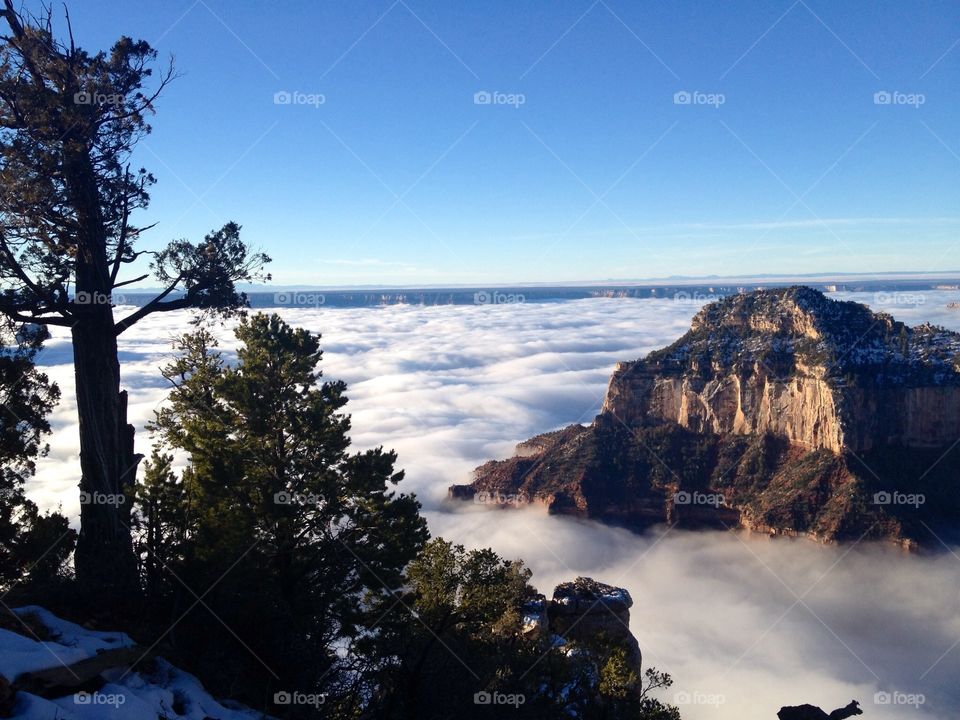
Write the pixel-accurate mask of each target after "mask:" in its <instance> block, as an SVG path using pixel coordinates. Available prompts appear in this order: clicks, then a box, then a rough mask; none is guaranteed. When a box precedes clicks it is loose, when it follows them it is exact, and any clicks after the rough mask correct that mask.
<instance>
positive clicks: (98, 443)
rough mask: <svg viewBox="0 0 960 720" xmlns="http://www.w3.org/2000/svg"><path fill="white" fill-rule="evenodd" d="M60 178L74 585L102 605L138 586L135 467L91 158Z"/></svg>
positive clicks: (73, 163) (76, 155)
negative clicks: (68, 300)
mask: <svg viewBox="0 0 960 720" xmlns="http://www.w3.org/2000/svg"><path fill="white" fill-rule="evenodd" d="M64 169H65V171H66V172H65V176H66V178H67V184H68V186H69V189H70V194H71V199H72V201H73V205H74V207H75V208H76V210H77V220H78V227H79V232H78V238H77V240H78V250H77V258H76V262H77V264H76V276H75V281H76V282H75V289H76V296H75V299H74V307H75V316H76V317H77V323H76V324H75V325H74V326H73V328H72V332H73V366H74V376H75V378H76V384H77V388H76V393H77V414H78V416H79V420H80V471H81V478H80V493H81V494H80V498H81V506H80V537H79V538H78V540H77V549H76V553H75V556H74V557H75V560H74V562H75V565H76V570H77V579H78V580H79V581H80V582H81V584H82V585H84V586H85V588H86V589H87V590H88V591H89V592H91V593H92V594H93V595H94V596H96V597H100V598H103V599H105V600H108V601H114V602H116V601H120V600H123V599H125V598H129V597H130V593H131V592H133V593H135V592H136V591H137V590H138V587H139V581H138V575H137V564H136V558H135V555H134V552H133V541H132V538H131V534H130V506H131V504H132V500H133V497H132V493H131V492H130V489H131V488H132V486H133V484H134V481H135V478H136V473H137V464H138V463H139V462H140V459H141V456H139V455H135V454H134V452H133V426H132V425H130V424H128V423H127V394H126V392H121V391H120V361H119V359H118V357H117V334H116V330H115V329H114V320H113V306H112V305H111V302H112V298H111V293H112V291H113V284H112V281H111V278H110V271H109V263H108V261H107V247H106V231H105V228H104V225H103V216H102V213H101V208H100V198H99V193H98V190H97V185H96V179H95V175H94V173H93V168H92V166H91V163H90V158H89V155H88V154H87V153H86V152H84V151H80V152H76V151H74V152H72V153H71V152H68V153H67V156H66V158H65V163H64Z"/></svg>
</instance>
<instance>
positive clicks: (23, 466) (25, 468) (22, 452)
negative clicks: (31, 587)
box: [0, 320, 76, 592]
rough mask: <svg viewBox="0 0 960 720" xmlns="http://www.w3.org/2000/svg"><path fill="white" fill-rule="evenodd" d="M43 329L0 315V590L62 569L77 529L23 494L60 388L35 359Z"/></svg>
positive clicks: (43, 448) (40, 579) (45, 578)
mask: <svg viewBox="0 0 960 720" xmlns="http://www.w3.org/2000/svg"><path fill="white" fill-rule="evenodd" d="M47 337H48V333H47V331H46V329H45V328H42V327H39V326H36V325H21V324H19V323H15V322H12V321H9V320H0V591H3V592H7V591H9V590H10V589H11V588H12V587H14V586H15V585H16V584H17V583H22V582H24V581H33V582H45V581H48V580H51V579H53V578H55V577H57V576H58V575H60V574H61V573H62V572H64V565H65V563H66V561H67V559H68V558H69V556H70V554H71V552H72V551H73V547H74V544H75V543H76V533H75V532H74V531H73V530H71V529H70V527H69V524H68V522H67V519H66V518H65V517H63V516H62V515H61V514H60V513H49V512H48V513H41V512H40V510H39V509H38V508H37V506H36V505H35V504H34V503H33V502H31V501H30V500H29V499H27V497H26V495H25V494H24V490H23V486H24V483H25V482H26V481H27V480H28V479H29V478H30V477H32V476H33V473H34V471H35V470H36V460H37V458H40V457H43V456H45V455H46V454H47V451H48V449H49V448H48V446H47V445H46V443H44V442H43V438H44V436H45V435H46V434H48V433H49V432H50V423H49V421H48V420H47V415H48V414H49V413H50V410H52V409H53V406H54V405H55V404H56V403H57V401H58V400H59V398H60V390H59V389H58V388H57V386H56V384H55V383H52V382H51V381H50V379H49V378H48V377H47V375H46V374H45V373H42V372H40V371H38V370H37V368H36V366H35V364H34V359H35V357H36V354H37V352H39V350H40V348H41V346H42V344H43V341H44V340H46V339H47Z"/></svg>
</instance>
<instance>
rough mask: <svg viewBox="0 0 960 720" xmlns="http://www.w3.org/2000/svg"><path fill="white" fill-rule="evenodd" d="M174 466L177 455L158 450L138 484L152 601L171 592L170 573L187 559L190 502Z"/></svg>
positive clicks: (138, 522) (137, 521) (142, 553)
mask: <svg viewBox="0 0 960 720" xmlns="http://www.w3.org/2000/svg"><path fill="white" fill-rule="evenodd" d="M172 468H173V455H170V454H167V453H161V452H160V451H158V450H154V451H153V454H152V455H151V457H150V459H149V460H147V461H146V462H144V473H143V479H142V480H141V481H140V482H139V483H138V484H137V487H136V498H135V502H136V508H137V512H136V513H135V515H134V527H135V528H136V530H137V535H138V542H137V548H138V551H139V552H138V555H139V557H140V561H141V565H142V573H141V574H142V575H143V579H144V588H145V590H146V596H147V599H148V600H150V601H151V602H152V603H157V602H159V601H161V600H162V599H163V598H164V597H166V596H168V595H169V594H170V587H169V585H170V576H171V574H172V573H174V572H176V570H175V568H179V567H181V565H182V563H183V561H184V556H183V553H184V550H185V541H186V532H187V514H188V502H187V495H186V492H185V491H184V487H183V484H182V483H180V481H179V480H178V479H177V476H176V475H175V474H174V472H173V469H172Z"/></svg>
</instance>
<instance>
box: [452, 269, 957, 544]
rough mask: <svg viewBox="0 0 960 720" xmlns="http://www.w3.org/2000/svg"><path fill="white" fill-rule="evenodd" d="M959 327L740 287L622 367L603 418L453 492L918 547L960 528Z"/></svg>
mask: <svg viewBox="0 0 960 720" xmlns="http://www.w3.org/2000/svg"><path fill="white" fill-rule="evenodd" d="M958 353H960V334H957V333H954V332H951V331H948V330H945V329H943V328H939V327H935V326H932V325H928V324H924V325H919V326H917V327H909V326H907V325H905V324H904V323H902V322H898V321H897V320H895V319H894V318H893V317H891V316H890V315H888V314H886V313H875V312H873V311H871V310H870V309H869V308H868V307H867V306H865V305H862V304H859V303H855V302H844V301H836V300H831V299H830V298H827V297H826V296H825V295H823V294H822V293H820V292H818V291H816V290H813V289H811V288H807V287H791V288H783V289H776V290H758V291H755V292H750V293H744V294H739V295H732V296H729V297H727V298H724V299H722V300H720V301H718V302H714V303H711V304H709V305H706V306H705V307H704V308H703V309H702V310H701V311H700V312H699V313H697V315H696V317H694V319H693V323H692V325H691V328H690V330H689V331H688V332H687V333H686V334H685V335H684V336H683V337H681V338H680V339H678V340H677V341H676V342H674V343H673V344H672V345H670V346H668V347H666V348H663V349H661V350H657V351H655V352H652V353H650V354H649V355H647V356H646V357H645V358H642V359H640V360H635V361H632V362H623V363H619V364H618V365H617V367H616V369H615V370H614V373H613V376H612V378H611V379H610V384H609V387H608V389H607V393H606V398H605V399H604V403H603V408H602V410H601V412H600V414H599V415H598V416H597V417H596V418H595V420H594V421H593V423H591V424H590V425H587V426H582V425H571V426H569V427H566V428H564V429H561V430H557V431H554V432H550V433H546V434H544V435H540V436H538V437H535V438H533V439H531V440H528V441H526V442H524V443H521V444H520V445H518V446H517V455H516V456H515V457H513V458H511V459H509V460H504V461H492V462H488V463H486V464H485V465H482V466H481V467H479V468H477V470H476V471H475V473H474V479H473V482H472V483H470V484H469V485H454V486H452V487H451V488H450V496H451V497H452V498H457V499H471V498H472V499H474V500H480V501H484V502H492V503H493V504H498V503H499V502H500V501H501V499H508V500H509V501H510V503H511V504H515V503H516V501H517V499H518V498H519V499H521V500H522V501H523V502H531V503H541V504H544V505H546V506H547V507H548V508H549V510H550V512H553V513H565V514H573V515H579V516H583V517H591V518H596V519H600V520H604V521H608V522H615V523H618V524H624V525H627V526H630V527H634V528H643V527H646V526H649V525H652V524H656V523H668V524H678V525H680V526H682V527H704V526H708V527H725V528H736V527H742V528H748V529H752V530H758V531H763V532H769V533H773V534H790V535H806V536H809V537H812V538H815V539H817V540H821V541H833V540H846V539H854V540H856V539H859V538H874V539H881V538H883V539H889V540H894V541H897V542H900V543H902V544H904V545H905V546H908V547H913V546H915V545H917V544H918V543H925V542H936V540H935V538H936V537H946V536H947V535H950V536H951V537H953V536H955V533H956V530H955V528H956V527H957V525H958V522H957V521H958V520H960V490H958V478H960V472H958V471H960V449H956V448H955V446H956V445H957V444H958V443H960V360H958V358H960V355H958Z"/></svg>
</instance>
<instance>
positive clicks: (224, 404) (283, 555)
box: [138, 314, 427, 703]
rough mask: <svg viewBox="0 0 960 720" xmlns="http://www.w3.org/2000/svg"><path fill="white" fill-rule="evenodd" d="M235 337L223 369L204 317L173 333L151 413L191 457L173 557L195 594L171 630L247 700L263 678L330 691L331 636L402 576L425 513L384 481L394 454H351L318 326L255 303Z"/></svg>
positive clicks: (340, 687) (334, 685)
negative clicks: (162, 392) (158, 404)
mask: <svg viewBox="0 0 960 720" xmlns="http://www.w3.org/2000/svg"><path fill="white" fill-rule="evenodd" d="M236 336H237V339H238V340H239V341H240V346H239V348H238V350H237V360H236V364H235V365H234V366H232V367H229V366H227V365H226V364H225V363H224V362H223V360H222V358H221V357H220V354H219V351H218V350H217V349H216V343H215V340H214V338H213V337H212V335H211V334H210V333H209V331H207V330H205V329H201V330H199V331H197V332H195V333H193V334H191V335H190V336H187V337H185V338H183V339H182V340H181V341H180V343H179V348H180V351H181V354H180V356H179V357H178V359H177V360H176V361H175V362H173V363H172V364H171V365H169V366H168V367H167V368H165V370H164V375H165V377H167V379H168V380H170V381H171V382H172V383H173V386H174V387H173V391H172V393H171V398H170V403H169V405H168V406H167V407H165V408H164V409H163V410H161V411H160V412H158V414H157V416H156V420H155V423H154V425H153V430H154V431H155V432H156V433H157V434H158V435H159V437H160V438H161V439H162V440H163V441H164V442H165V443H166V444H167V445H168V446H169V447H171V448H177V449H180V450H182V451H184V452H185V453H186V454H187V456H188V460H189V467H188V469H187V471H185V472H184V474H183V477H182V492H183V493H184V494H185V497H186V498H187V502H188V503H189V506H190V514H189V517H187V518H184V519H183V520H184V527H185V531H186V537H185V542H184V546H183V551H182V560H180V561H175V562H178V563H179V564H178V565H177V566H176V567H174V568H171V569H174V570H175V571H176V573H177V576H178V577H180V578H182V579H183V581H184V583H185V584H186V586H187V587H188V588H189V589H187V588H181V590H180V592H181V594H182V595H183V598H182V599H181V604H182V603H186V604H187V605H190V604H191V603H193V596H194V595H196V596H198V597H202V598H203V602H202V603H201V604H199V605H198V606H197V607H196V608H195V611H194V612H192V613H191V614H190V616H189V617H188V618H187V619H186V620H185V621H184V622H183V623H182V624H181V625H180V627H179V628H178V631H177V633H176V636H175V637H176V641H177V644H178V646H179V647H180V648H181V649H182V650H183V651H184V653H185V654H188V655H190V656H192V657H193V658H194V659H195V661H197V662H199V664H201V665H202V666H203V667H204V669H206V671H207V672H206V673H205V675H204V677H205V679H206V678H211V680H210V681H211V682H213V683H214V684H215V685H216V684H217V682H218V681H219V682H220V683H222V685H223V686H225V687H229V688H231V689H234V690H235V689H236V687H237V683H238V682H240V681H242V683H241V685H242V687H243V688H244V689H245V690H247V691H248V692H253V691H254V690H257V689H259V694H258V695H256V697H257V700H258V701H259V700H261V699H262V693H263V692H265V691H266V689H271V688H272V689H273V690H286V691H291V692H292V691H300V692H307V693H314V692H327V693H328V694H329V695H330V696H331V703H332V702H333V697H334V696H336V695H337V694H338V693H342V692H345V690H344V688H345V683H347V680H348V678H347V674H346V667H342V666H343V665H344V661H343V660H342V659H341V658H340V657H338V655H337V653H336V652H335V650H336V649H337V648H338V647H342V646H344V644H348V643H349V642H350V641H351V640H352V639H354V638H357V637H358V636H359V635H361V634H362V633H363V632H364V628H365V626H366V625H369V624H371V623H372V620H371V618H370V616H371V613H373V612H374V611H375V609H376V608H377V607H379V606H380V603H382V602H384V599H385V598H387V597H390V594H391V591H393V590H395V589H396V588H398V587H400V585H401V584H402V577H403V570H404V568H405V567H406V565H407V564H408V563H409V562H410V561H411V560H412V559H413V558H414V556H415V555H416V553H417V552H418V551H419V549H420V548H421V547H422V546H423V544H424V542H425V541H426V539H427V531H426V524H425V522H424V520H423V518H422V517H421V516H420V515H419V504H418V503H417V501H416V499H415V498H414V497H412V496H409V495H403V494H397V493H396V492H395V491H394V490H392V489H391V488H392V487H393V486H395V485H396V484H397V483H398V482H399V481H400V479H401V478H402V472H397V471H395V470H394V463H395V461H396V456H395V454H394V453H392V452H387V451H384V450H383V449H382V448H375V449H372V450H367V451H364V452H360V453H351V452H349V445H350V440H349V437H348V432H349V430H350V419H349V417H348V416H347V415H345V414H344V413H343V412H342V409H343V407H344V406H345V404H346V402H347V398H346V396H345V394H344V392H345V385H344V383H342V382H337V381H323V380H322V373H321V372H320V371H319V369H318V365H319V363H320V360H321V357H322V352H321V350H320V342H319V336H316V335H313V334H311V333H309V332H307V331H305V330H301V329H294V328H291V327H290V326H288V325H287V324H286V323H284V322H283V321H282V320H281V319H280V318H279V316H277V315H270V316H267V315H262V314H259V315H256V316H254V317H252V318H249V319H244V320H243V321H242V322H241V323H240V325H239V327H238V328H237V330H236ZM162 484H163V485H164V486H165V487H167V486H168V485H169V482H168V479H165V480H163V481H162ZM138 506H139V507H140V510H139V512H140V513H141V514H144V513H148V512H149V511H148V510H147V509H146V508H145V506H144V505H143V500H139V501H138ZM161 539H162V540H163V541H164V542H168V541H169V540H168V538H166V537H165V536H162V537H161ZM159 552H160V553H162V554H164V556H171V557H172V555H171V553H170V548H165V549H161V550H160V551H159ZM208 588H210V590H209V592H208V593H206V594H203V593H205V591H207V590H208ZM207 609H209V611H210V612H207ZM210 613H212V614H213V617H211V614H210ZM201 626H202V627H203V628H204V631H203V633H202V634H200V633H199V632H198V631H197V628H198V627H201ZM211 628H212V630H211ZM227 628H228V629H227ZM221 629H222V630H223V632H220V630H221ZM211 637H216V638H217V641H216V642H211Z"/></svg>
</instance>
